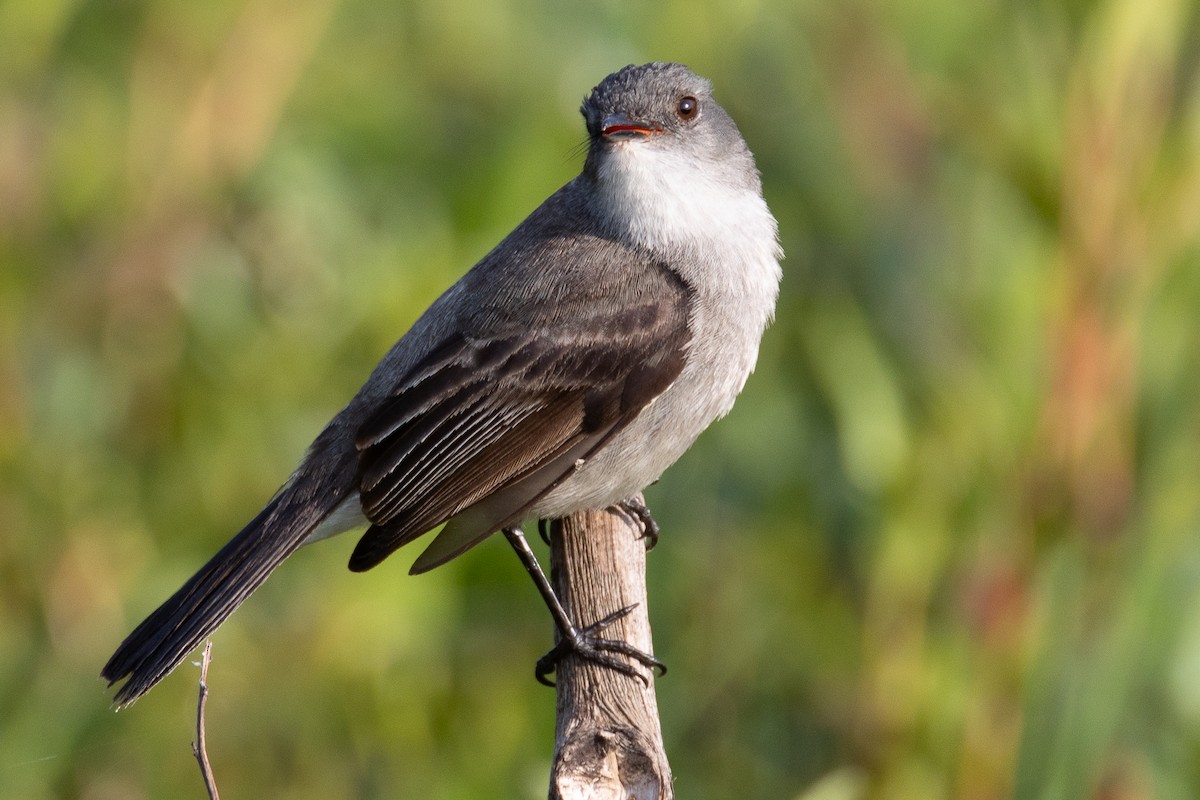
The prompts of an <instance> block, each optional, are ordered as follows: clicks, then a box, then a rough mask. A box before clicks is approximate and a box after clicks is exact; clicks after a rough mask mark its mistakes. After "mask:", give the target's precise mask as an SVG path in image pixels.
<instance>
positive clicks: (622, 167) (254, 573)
mask: <svg viewBox="0 0 1200 800" xmlns="http://www.w3.org/2000/svg"><path fill="white" fill-rule="evenodd" d="M581 111H582V113H583V116H584V119H585V120H586V124H587V133H588V152H587V158H586V160H585V163H584V166H583V171H582V172H581V173H580V174H579V175H578V176H577V177H576V178H575V179H573V180H572V181H570V182H569V183H567V184H566V185H565V186H563V187H562V188H561V189H559V190H558V191H556V192H555V193H554V194H553V195H551V196H550V198H549V199H547V200H546V201H545V202H544V203H542V205H541V206H539V207H538V208H537V209H536V210H535V211H534V212H533V213H532V214H530V215H529V217H527V218H526V219H525V220H524V221H523V222H521V224H520V225H518V226H517V228H516V229H515V230H514V231H513V232H512V233H510V234H509V235H508V236H507V237H506V238H505V239H504V240H503V241H501V242H500V244H498V245H497V246H496V248H495V249H494V250H492V251H491V252H490V253H488V254H487V255H486V256H485V257H484V258H483V259H482V260H481V261H480V262H479V263H478V264H476V265H475V266H474V267H473V268H472V269H471V270H470V271H469V272H467V273H466V275H464V276H463V277H462V278H461V279H460V280H459V281H458V282H457V283H455V284H454V285H453V286H451V287H450V288H449V289H448V290H446V292H445V293H444V294H443V295H442V296H441V297H439V298H438V299H437V300H436V301H435V302H434V303H433V305H431V306H430V307H429V309H428V310H427V311H426V312H425V313H424V314H423V315H422V316H421V317H420V318H419V319H418V320H417V322H416V323H415V324H414V325H413V326H412V328H411V329H410V330H409V331H408V332H407V333H406V334H405V335H404V336H403V338H401V339H400V340H399V341H398V342H397V343H396V344H395V345H394V346H393V347H392V349H391V350H390V351H389V352H388V353H387V355H385V356H384V357H383V360H382V361H380V363H379V365H378V366H377V367H376V368H375V370H374V371H373V372H372V373H371V375H370V377H369V378H368V379H367V381H366V383H365V384H364V385H363V387H362V388H361V389H360V390H359V391H358V394H356V395H355V396H354V398H353V399H352V400H350V402H349V404H348V405H347V406H346V407H345V408H344V409H342V411H341V412H339V413H338V414H337V416H335V417H334V418H333V420H332V421H331V422H330V423H329V424H328V425H327V426H326V427H325V429H324V430H323V431H322V432H321V433H320V434H319V435H318V436H317V438H316V440H315V441H314V442H313V443H312V445H311V446H310V447H309V449H308V452H307V454H306V455H305V457H304V459H303V460H302V461H301V463H300V465H299V467H297V469H296V471H295V472H294V473H293V474H292V476H291V477H290V478H289V479H288V480H287V482H286V483H285V484H284V485H283V487H282V488H280V489H279V491H278V492H277V493H276V495H275V496H274V497H273V498H272V499H271V501H270V502H269V503H267V505H266V507H265V508H264V509H263V510H262V511H261V512H260V513H259V514H258V516H256V517H255V518H254V519H253V520H251V521H250V523H249V524H247V525H246V527H245V528H243V529H242V531H241V532H240V533H238V534H237V535H236V536H235V537H233V539H232V540H231V541H230V542H229V543H228V544H226V545H225V546H224V547H223V548H222V549H221V550H220V551H219V552H218V553H217V554H216V555H215V556H213V558H212V559H211V560H210V561H209V562H208V563H207V564H205V565H204V566H203V567H202V568H201V569H200V571H199V572H197V573H196V575H194V576H193V577H192V578H191V579H190V580H188V581H187V583H185V584H184V585H183V587H182V588H180V589H179V591H177V592H176V593H175V594H174V595H173V596H171V597H170V598H169V599H168V600H167V601H166V602H165V603H163V604H162V606H160V607H159V608H158V610H156V611H155V612H154V613H152V614H151V615H150V616H149V617H148V618H147V619H146V620H145V621H144V622H142V623H141V624H140V625H139V626H138V627H137V628H136V629H135V630H134V631H133V632H132V633H131V634H130V635H129V636H128V637H127V638H126V639H125V641H124V642H122V643H121V646H120V647H118V648H117V651H116V653H114V654H113V656H112V658H111V659H109V661H108V663H107V664H106V665H105V666H104V669H103V671H102V673H101V675H102V677H104V678H106V679H107V680H108V681H109V684H110V685H112V684H113V683H115V682H117V681H120V680H121V679H123V678H128V680H127V681H126V682H125V683H124V684H123V685H122V686H121V687H120V689H119V690H118V691H117V694H116V702H117V703H118V704H120V705H122V706H123V705H128V704H129V703H132V702H133V701H135V700H137V699H138V698H139V697H141V696H142V695H143V694H144V693H145V692H146V691H148V690H149V689H150V688H151V687H152V686H154V685H155V684H156V683H157V682H158V681H160V680H161V679H162V678H163V677H164V676H166V675H167V674H168V673H169V672H170V671H171V670H172V669H174V668H175V666H176V665H178V664H179V663H180V662H181V661H182V660H183V659H184V658H185V657H186V656H187V655H188V653H189V652H191V651H192V649H193V648H195V647H196V645H197V644H199V643H200V642H201V641H202V640H203V639H204V638H205V637H207V636H208V635H209V634H211V633H212V632H213V631H214V630H215V629H216V628H217V627H218V626H219V625H220V624H221V623H222V622H223V621H224V620H225V619H226V618H227V617H228V616H229V615H230V614H231V613H232V612H233V611H234V609H236V608H237V607H238V606H239V605H241V603H242V602H243V601H244V600H245V599H246V598H247V597H249V596H250V593H251V592H253V591H254V590H255V589H257V588H258V587H259V586H260V585H261V584H262V583H263V581H265V580H266V579H267V577H268V576H269V575H270V574H271V572H272V571H273V570H274V569H275V568H276V567H278V566H279V564H280V563H281V562H282V561H283V560H284V559H285V558H287V557H288V556H289V555H291V554H292V553H293V552H295V551H296V549H297V548H299V547H300V546H301V545H304V544H308V543H310V542H314V541H317V540H320V539H324V538H327V537H329V536H332V535H334V534H337V533H341V532H344V531H347V530H352V529H355V528H360V527H362V526H364V525H366V526H369V527H368V528H367V530H366V532H365V533H364V534H363V535H362V538H361V539H359V541H358V545H357V547H355V549H354V552H353V554H352V555H351V557H350V569H351V570H354V571H362V570H367V569H370V568H371V567H374V566H375V565H376V564H378V563H379V562H381V561H383V560H384V559H385V558H387V557H388V555H390V554H391V553H392V552H393V551H394V550H396V549H397V548H399V547H401V546H403V545H405V544H407V543H409V542H411V541H413V540H414V539H416V538H418V537H419V536H421V535H422V534H424V533H426V532H428V531H430V530H432V529H433V528H435V527H437V526H439V525H442V524H443V523H445V526H444V527H443V528H442V530H441V532H440V533H439V534H438V535H437V536H436V537H435V538H434V539H433V541H432V542H431V543H430V544H429V546H428V547H427V548H426V549H425V551H424V552H423V553H422V554H421V555H420V557H418V558H417V560H416V563H415V564H414V565H413V567H412V572H413V573H418V572H423V571H425V570H429V569H432V568H433V567H436V566H438V565H440V564H443V563H445V562H446V561H448V560H449V559H451V558H454V557H455V556H457V555H459V554H461V553H463V552H464V551H466V550H467V549H469V548H470V547H472V546H473V545H475V544H477V543H479V542H480V541H482V540H483V539H485V538H487V537H488V536H490V535H491V534H492V533H495V532H496V531H500V530H503V531H504V532H505V535H506V536H508V537H509V540H510V542H512V543H513V545H514V547H516V548H517V550H518V553H519V554H521V555H522V559H523V560H524V561H525V562H526V566H527V567H531V574H532V573H533V572H534V569H533V568H532V567H536V563H535V562H534V563H533V564H532V565H531V564H530V560H531V559H532V557H533V556H532V552H531V551H529V548H528V545H527V544H526V543H525V541H524V538H523V537H522V536H521V532H520V529H519V528H518V527H517V526H518V525H519V524H520V523H521V521H522V520H525V519H532V518H537V519H552V518H557V517H562V516H566V515H567V514H570V513H572V512H574V511H577V510H580V509H584V508H604V507H607V506H610V505H614V504H618V503H622V502H624V501H626V500H627V499H629V498H631V497H634V496H635V495H637V494H638V493H639V492H640V491H641V490H642V489H643V488H645V487H646V486H647V485H649V484H651V483H653V482H654V481H655V480H657V479H658V477H659V476H660V475H661V474H662V472H663V471H664V470H665V469H666V468H667V467H669V466H670V465H671V464H672V463H674V462H675V460H676V459H677V458H679V456H680V455H682V454H683V452H684V451H685V450H687V448H688V447H689V446H690V445H691V444H692V442H693V441H694V440H695V439H696V437H697V436H698V435H699V434H700V432H701V431H703V430H704V429H705V428H706V427H708V425H709V424H710V423H711V422H713V420H715V419H717V418H718V417H721V416H722V415H724V414H725V413H726V412H728V411H729V409H730V408H731V407H732V405H733V402H734V398H735V397H736V396H737V395H738V393H739V392H740V391H741V389H742V386H743V385H744V384H745V382H746V379H747V377H748V376H749V374H750V372H751V371H752V370H753V368H754V363H755V360H756V358H757V355H758V346H759V341H760V339H761V337H762V334H763V331H764V329H765V328H766V326H767V324H768V323H769V322H770V320H771V318H772V315H773V313H774V307H775V299H776V295H777V293H778V286H779V280H780V269H779V259H780V258H781V257H782V252H781V250H780V248H779V244H778V238H777V225H776V222H775V219H774V217H773V216H772V215H771V212H770V210H769V209H768V208H767V205H766V203H765V201H764V200H763V196H762V188H761V182H760V179H759V174H758V170H757V169H756V167H755V164H754V158H753V156H752V155H751V153H750V150H749V149H748V148H747V147H746V143H745V142H744V141H743V139H742V136H741V134H740V133H739V131H738V128H737V126H736V125H735V124H734V122H733V120H732V119H730V117H729V115H728V114H726V113H725V111H724V109H722V108H721V106H719V105H718V104H717V102H716V101H715V100H714V99H713V95H712V87H711V85H710V83H709V82H708V81H707V80H705V79H703V78H701V77H699V76H697V75H695V74H694V73H692V72H691V71H690V70H688V69H687V68H686V67H684V66H682V65H680V64H667V63H653V64H646V65H643V66H628V67H625V68H624V69H622V70H620V71H618V72H615V73H613V74H612V75H609V76H608V77H606V78H605V79H604V80H603V81H601V82H600V84H599V85H597V86H596V87H595V88H594V89H593V90H592V92H591V94H590V95H589V96H588V97H587V98H585V100H584V101H583V106H582V109H581ZM633 509H634V510H635V511H637V512H639V515H640V516H641V517H642V518H643V519H644V520H646V521H647V522H649V521H650V520H649V515H648V512H645V509H644V506H640V507H639V506H634V507H633ZM522 546H524V552H523V551H522ZM539 576H541V580H540V581H539V589H541V590H542V591H543V594H544V595H545V594H546V592H547V591H549V595H547V601H548V602H549V603H550V604H551V610H552V611H555V610H556V609H555V607H554V605H555V603H556V601H555V600H554V598H553V592H552V591H550V590H549V584H548V582H546V581H545V578H544V575H542V574H541V572H540V570H537V571H536V574H535V575H534V577H535V580H536V579H537V578H538V577H539ZM621 613H622V611H618V612H616V613H615V614H614V615H613V617H612V618H615V617H617V616H619V615H620V614H621ZM560 615H561V606H560V607H559V608H558V609H557V613H556V615H555V619H556V622H558V624H559V626H560V629H561V630H562V633H563V634H564V637H565V640H566V641H568V642H569V643H570V644H571V645H572V646H574V647H576V649H578V650H579V651H580V652H582V653H583V654H584V655H586V656H590V657H593V658H596V659H597V660H600V661H602V662H604V663H610V664H611V665H612V666H614V667H616V668H622V667H623V666H624V664H623V662H619V661H615V660H613V659H611V657H608V658H606V657H605V654H604V653H603V652H600V651H602V650H605V649H608V650H616V651H618V652H623V653H626V654H627V655H634V656H635V657H637V656H640V654H637V653H636V652H632V653H630V652H629V650H628V649H622V647H621V645H622V643H615V644H614V643H612V642H607V641H606V640H598V639H594V637H592V636H591V635H590V634H592V633H594V632H595V631H594V630H592V629H589V630H585V631H584V632H582V633H580V632H579V631H577V630H576V629H575V628H574V627H573V626H572V625H571V623H570V620H568V619H566V617H565V615H561V616H560ZM610 621H611V619H610ZM593 627H595V626H593ZM624 647H625V648H628V646H627V645H625V646H624ZM641 660H642V661H643V662H644V663H648V664H656V663H657V662H655V661H654V660H653V659H652V658H651V657H649V656H645V657H642V658H641ZM548 668H549V667H547V666H539V677H541V672H544V671H546V670H547V669H548Z"/></svg>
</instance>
